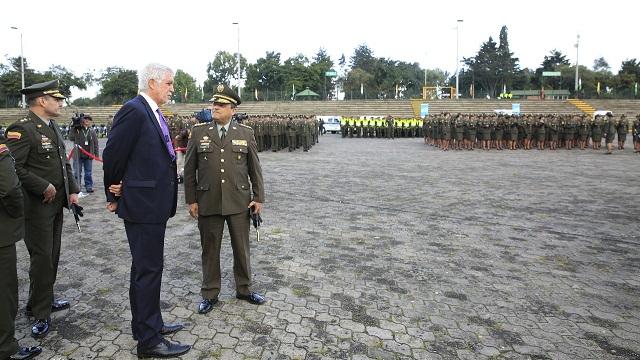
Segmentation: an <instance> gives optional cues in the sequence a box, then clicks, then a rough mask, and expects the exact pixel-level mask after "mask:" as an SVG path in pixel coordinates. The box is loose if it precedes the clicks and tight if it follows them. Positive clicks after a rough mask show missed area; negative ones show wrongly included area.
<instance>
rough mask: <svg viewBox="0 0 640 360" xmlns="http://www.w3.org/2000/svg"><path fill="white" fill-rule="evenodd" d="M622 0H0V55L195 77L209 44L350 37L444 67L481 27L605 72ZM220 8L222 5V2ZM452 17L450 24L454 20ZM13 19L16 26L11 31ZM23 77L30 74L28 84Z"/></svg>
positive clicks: (252, 51)
mask: <svg viewBox="0 0 640 360" xmlns="http://www.w3.org/2000/svg"><path fill="white" fill-rule="evenodd" d="M629 4H631V3H629V2H623V1H621V0H609V1H606V2H602V3H599V4H597V5H587V4H586V3H584V4H583V5H582V4H580V3H574V2H572V1H558V0H556V1H547V0H538V1H530V2H517V1H504V0H503V1H472V0H458V1H438V2H432V1H429V2H427V1H419V0H418V1H404V0H395V1H385V2H379V1H373V2H371V1H369V2H350V1H346V0H342V1H335V0H324V1H231V2H220V1H191V0H182V1H154V2H150V1H135V0H129V1H123V0H111V1H101V2H98V1H87V0H84V1H75V0H73V1H59V2H55V1H44V0H31V1H29V2H24V1H5V2H3V4H2V11H1V12H0V25H1V28H0V39H2V40H1V42H0V55H2V56H3V58H2V59H1V60H2V62H3V63H5V64H6V63H7V61H6V57H7V56H10V57H15V56H18V55H19V53H20V32H22V34H23V43H24V56H25V58H26V59H27V60H28V61H29V64H30V66H31V67H32V68H35V69H37V70H39V71H43V70H46V69H47V68H49V66H51V65H52V64H56V65H63V66H65V67H66V68H68V69H70V70H72V71H73V72H75V73H76V74H77V75H81V74H82V73H84V72H87V71H93V70H96V71H100V70H102V69H104V68H106V67H108V66H120V67H124V68H128V69H135V70H138V69H140V68H142V67H143V66H144V65H145V64H147V63H149V62H160V63H163V64H166V65H168V66H170V67H172V68H173V69H174V70H175V69H182V70H184V71H186V72H187V73H189V74H191V75H193V76H194V77H195V78H196V79H197V81H198V82H199V83H200V84H201V83H202V82H203V81H204V80H205V79H206V67H207V64H208V62H210V61H211V60H212V59H213V57H214V55H215V54H216V53H217V52H218V51H220V50H224V51H229V52H232V53H235V52H236V51H237V47H238V39H237V34H238V26H236V25H232V23H233V22H238V23H239V28H240V52H241V53H242V55H243V56H245V57H246V58H247V59H248V60H249V62H255V61H256V59H258V58H260V57H263V56H264V55H265V52H267V51H277V52H280V53H281V54H282V56H281V59H282V60H283V61H284V60H285V59H287V58H289V57H291V56H295V55H296V54H298V53H302V54H304V55H306V56H307V57H309V58H312V57H313V55H315V54H316V52H317V51H318V49H319V48H321V47H322V48H325V49H326V50H327V52H328V53H329V55H330V56H331V58H332V59H333V60H334V61H335V62H336V65H337V60H338V58H339V57H340V56H341V55H342V54H344V55H345V57H346V58H347V59H348V58H349V57H350V56H351V55H353V50H354V49H355V48H356V47H357V46H358V45H360V44H367V45H368V46H369V47H370V48H371V49H372V50H373V52H374V56H376V57H385V58H391V59H395V60H402V61H407V62H418V63H420V65H421V66H422V67H427V68H429V69H432V68H441V69H443V70H446V71H449V72H450V73H454V72H455V68H456V33H457V34H458V35H459V57H460V59H462V57H470V56H473V55H475V54H476V53H477V51H478V50H479V48H480V45H481V44H482V43H483V42H484V41H486V40H487V39H488V38H489V36H492V37H493V38H494V40H495V41H496V42H497V41H498V35H499V33H500V28H501V27H502V26H503V25H506V26H507V27H508V29H509V44H510V47H511V51H512V52H513V53H514V56H516V57H518V58H519V59H520V67H521V68H525V67H529V68H537V67H538V66H540V64H541V63H542V60H543V58H544V56H545V55H548V54H549V52H550V51H551V50H553V49H558V50H560V51H561V52H562V53H563V54H565V55H566V56H567V58H568V59H569V60H570V61H571V63H572V64H575V61H576V48H575V46H574V45H575V43H576V36H577V35H578V34H580V47H579V57H580V58H579V62H580V64H581V65H586V66H588V67H590V68H591V67H592V65H593V61H594V59H596V58H599V57H604V58H605V59H606V60H607V62H608V63H609V65H610V66H611V70H612V71H613V72H617V71H618V70H619V68H620V64H621V62H622V61H623V60H627V59H632V58H636V59H640V42H638V41H637V39H636V36H637V32H638V30H637V25H634V24H636V20H637V12H636V11H635V10H632V6H631V5H629ZM230 7H231V8H230ZM458 19H462V20H463V22H462V23H461V26H460V28H459V29H458V31H456V25H457V20H458ZM11 26H16V27H18V28H20V30H18V31H16V30H11V29H10V27H11ZM27 85H29V84H27Z"/></svg>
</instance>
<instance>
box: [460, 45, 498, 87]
mask: <svg viewBox="0 0 640 360" xmlns="http://www.w3.org/2000/svg"><path fill="white" fill-rule="evenodd" d="M463 62H464V63H465V65H467V66H468V67H469V70H470V71H471V72H472V76H473V78H474V84H476V85H478V86H475V93H478V91H482V90H483V91H486V92H487V93H488V94H489V95H490V96H492V97H495V95H496V87H497V84H498V82H499V81H500V73H499V72H500V66H499V61H498V48H497V44H496V42H495V41H493V38H492V37H491V36H490V37H489V40H487V41H486V42H484V43H483V44H482V46H481V47H480V50H479V51H478V53H477V54H476V56H475V57H473V58H464V60H463Z"/></svg>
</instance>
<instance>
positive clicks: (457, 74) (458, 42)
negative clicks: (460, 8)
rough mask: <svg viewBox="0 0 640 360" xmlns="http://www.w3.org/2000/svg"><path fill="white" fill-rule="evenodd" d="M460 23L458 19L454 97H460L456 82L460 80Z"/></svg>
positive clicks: (460, 20)
mask: <svg viewBox="0 0 640 360" xmlns="http://www.w3.org/2000/svg"><path fill="white" fill-rule="evenodd" d="M460 24H462V19H458V24H457V25H456V99H459V98H460V95H459V94H458V84H459V82H460V60H459V52H460Z"/></svg>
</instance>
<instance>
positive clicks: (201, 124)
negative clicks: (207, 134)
mask: <svg viewBox="0 0 640 360" xmlns="http://www.w3.org/2000/svg"><path fill="white" fill-rule="evenodd" d="M204 125H207V123H204V122H202V123H197V124H195V125H193V127H196V126H204Z"/></svg>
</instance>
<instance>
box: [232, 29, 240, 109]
mask: <svg viewBox="0 0 640 360" xmlns="http://www.w3.org/2000/svg"><path fill="white" fill-rule="evenodd" d="M233 25H238V53H237V54H236V58H237V59H238V97H239V98H242V94H241V93H240V75H241V73H240V23H239V22H234V23H233Z"/></svg>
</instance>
